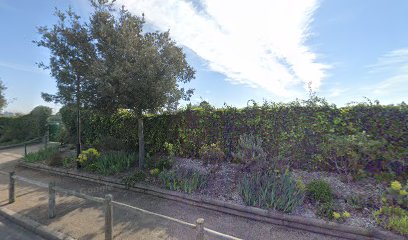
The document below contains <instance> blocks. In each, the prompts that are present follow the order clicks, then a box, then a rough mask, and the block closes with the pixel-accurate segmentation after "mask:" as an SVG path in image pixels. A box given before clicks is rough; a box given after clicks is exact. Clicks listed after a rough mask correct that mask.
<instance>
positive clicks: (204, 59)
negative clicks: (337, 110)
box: [0, 0, 408, 113]
mask: <svg viewBox="0 0 408 240" xmlns="http://www.w3.org/2000/svg"><path fill="white" fill-rule="evenodd" d="M116 4H117V6H118V7H119V6H121V5H124V6H125V7H126V8H127V9H129V11H131V12H132V13H133V14H135V15H139V16H140V15H141V14H142V13H144V15H145V19H146V22H147V24H146V31H151V30H158V31H167V30H170V36H171V37H172V38H173V39H174V40H175V41H176V42H177V44H178V45H180V46H181V47H183V49H184V52H185V53H186V56H187V60H188V62H189V63H190V65H192V66H193V67H194V69H195V70H196V78H195V79H194V80H192V81H191V83H189V84H188V86H187V87H191V88H194V89H195V94H194V96H193V97H192V98H191V102H192V103H198V102H200V101H202V100H206V101H208V102H210V103H211V104H213V105H215V106H218V107H221V106H223V105H224V103H226V104H228V105H232V106H237V107H243V106H246V105H247V103H248V100H250V99H253V100H255V101H258V102H262V101H263V100H267V101H276V102H278V101H283V102H288V101H292V100H295V99H296V98H307V95H308V92H309V90H308V87H309V86H310V87H311V88H312V90H313V91H315V92H316V93H317V95H318V96H321V97H324V98H326V99H327V100H328V101H329V102H331V103H335V104H337V105H338V106H343V105H345V104H347V103H349V102H355V101H364V99H365V98H369V99H371V100H379V101H380V103H383V104H398V103H401V102H402V101H405V102H407V100H408V27H407V25H406V23H407V22H408V14H407V12H408V1H406V0H393V1H389V0H359V1H355V0H250V1H249V0H222V1H220V0H117V1H116ZM68 6H71V7H72V8H73V10H74V11H75V12H77V13H78V14H79V15H81V16H82V17H83V19H84V20H87V19H88V16H89V13H90V11H91V8H90V6H89V2H88V1H87V0H64V1H63V0H37V1H30V0H0V30H1V32H0V78H1V80H2V81H3V83H4V85H6V87H7V90H6V98H7V99H8V101H9V104H8V106H7V107H6V109H5V111H11V112H21V113H26V112H29V111H30V110H31V109H32V108H34V107H35V106H37V105H46V106H50V107H52V108H53V109H54V111H57V110H58V108H59V107H60V106H59V105H55V104H52V103H46V102H44V101H43V100H42V99H41V92H47V93H55V92H56V91H57V89H56V84H55V79H53V78H52V77H50V75H49V72H47V71H45V70H42V69H39V68H38V67H37V66H36V63H38V62H44V63H47V62H48V59H49V52H48V50H47V49H44V48H39V47H37V46H36V45H35V44H33V43H32V41H33V40H38V39H39V37H40V36H39V34H38V33H37V30H36V27H38V26H51V25H52V24H54V23H56V18H55V16H53V11H54V8H55V7H57V8H59V9H62V10H64V9H67V8H68Z"/></svg>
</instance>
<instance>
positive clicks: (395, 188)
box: [382, 181, 408, 209]
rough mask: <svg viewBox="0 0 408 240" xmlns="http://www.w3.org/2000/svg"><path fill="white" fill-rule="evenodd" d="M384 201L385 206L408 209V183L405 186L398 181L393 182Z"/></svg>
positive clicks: (385, 194) (386, 192)
mask: <svg viewBox="0 0 408 240" xmlns="http://www.w3.org/2000/svg"><path fill="white" fill-rule="evenodd" d="M382 200H383V203H384V204H387V205H392V206H399V207H401V208H403V209H408V181H407V183H406V185H405V186H403V185H402V184H401V183H400V182H398V181H393V182H391V184H390V186H389V187H388V188H387V189H386V191H385V193H384V196H383V198H382Z"/></svg>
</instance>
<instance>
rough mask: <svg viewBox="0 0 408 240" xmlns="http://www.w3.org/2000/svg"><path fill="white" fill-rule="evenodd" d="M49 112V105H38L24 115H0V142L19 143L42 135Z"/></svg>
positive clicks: (4, 143) (44, 131)
mask: <svg viewBox="0 0 408 240" xmlns="http://www.w3.org/2000/svg"><path fill="white" fill-rule="evenodd" d="M51 112H52V111H51V108H49V107H45V106H38V107H35V108H34V109H33V110H32V111H31V112H30V113H29V114H26V115H22V116H16V117H0V144H2V145H7V144H13V143H19V142H24V141H26V140H31V139H34V138H38V137H42V136H44V135H45V133H46V131H47V119H48V117H50V116H51Z"/></svg>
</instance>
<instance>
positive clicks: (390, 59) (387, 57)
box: [367, 48, 408, 101]
mask: <svg viewBox="0 0 408 240" xmlns="http://www.w3.org/2000/svg"><path fill="white" fill-rule="evenodd" d="M368 68H369V72H370V73H372V74H379V75H383V76H384V79H383V80H382V81H380V82H379V83H376V84H374V85H373V86H370V87H368V88H367V90H369V91H370V92H371V93H372V94H373V95H375V96H389V97H391V98H394V99H395V98H398V99H399V101H406V100H407V93H408V48H401V49H397V50H393V51H391V52H388V53H386V54H384V55H383V56H381V57H380V58H379V59H378V61H377V63H375V64H373V65H370V66H368Z"/></svg>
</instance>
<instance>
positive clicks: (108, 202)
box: [105, 194, 113, 240]
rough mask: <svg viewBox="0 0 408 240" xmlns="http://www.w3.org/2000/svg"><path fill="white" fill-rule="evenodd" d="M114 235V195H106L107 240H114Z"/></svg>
mask: <svg viewBox="0 0 408 240" xmlns="http://www.w3.org/2000/svg"><path fill="white" fill-rule="evenodd" d="M112 235H113V205H112V195H111V194H107V195H105V240H112V239H113V238H112Z"/></svg>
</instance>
